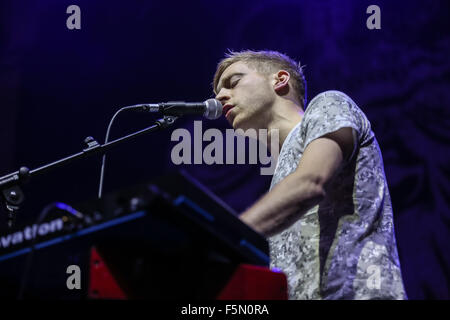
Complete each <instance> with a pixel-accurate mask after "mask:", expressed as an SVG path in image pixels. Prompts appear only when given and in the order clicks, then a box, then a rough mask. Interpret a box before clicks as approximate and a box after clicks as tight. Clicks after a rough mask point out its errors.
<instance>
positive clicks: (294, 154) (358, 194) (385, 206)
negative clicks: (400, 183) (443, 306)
mask: <svg viewBox="0 0 450 320" xmlns="http://www.w3.org/2000/svg"><path fill="white" fill-rule="evenodd" d="M344 127H351V128H353V129H354V130H355V133H356V135H357V145H356V148H355V150H354V153H353V155H352V157H351V158H350V159H349V161H348V162H347V163H346V165H345V167H343V168H342V169H341V171H340V172H339V173H338V174H337V176H336V177H335V178H334V179H333V181H332V182H331V184H330V187H329V189H327V194H326V197H325V199H324V200H323V201H322V202H321V203H320V204H319V205H316V206H315V207H313V208H311V209H310V210H309V211H308V212H307V213H306V214H304V215H303V216H302V217H301V218H300V219H299V220H298V221H297V222H296V223H295V224H293V225H292V226H291V227H289V228H288V229H286V230H284V231H283V232H281V233H279V234H277V235H275V236H272V237H270V238H269V239H268V240H269V245H270V258H271V267H273V268H278V269H281V270H282V271H283V272H284V273H285V274H286V276H287V278H288V288H289V298H290V299H406V294H405V290H404V286H403V282H402V277H401V271H400V263H399V258H398V253H397V247H396V241H395V234H394V225H393V215H392V206H391V199H390V196H389V190H388V186H387V182H386V177H385V174H384V168H383V159H382V156H381V152H380V148H379V146H378V143H377V140H376V139H375V136H374V133H373V132H372V130H371V126H370V122H369V120H368V119H367V118H366V116H365V115H364V113H363V112H362V111H361V109H359V108H358V106H357V105H356V104H355V103H354V102H353V101H352V100H351V99H350V98H349V97H348V96H347V95H346V94H344V93H342V92H339V91H326V92H323V93H321V94H319V95H317V96H316V97H315V98H314V99H313V100H312V101H311V102H310V103H309V105H308V108H307V109H306V112H305V114H304V116H303V118H302V120H301V122H300V123H299V124H298V125H297V126H296V127H294V128H293V129H292V131H291V132H290V133H289V135H288V136H287V138H286V140H285V141H284V143H283V146H282V149H281V152H280V155H279V158H278V163H277V167H276V169H275V172H274V176H273V179H272V183H271V186H270V188H273V187H274V186H275V185H276V184H277V183H279V182H280V181H281V180H283V179H284V178H285V177H286V176H287V175H289V174H290V173H292V172H293V171H294V170H295V169H296V168H297V166H298V163H299V161H300V158H301V157H302V154H303V152H304V150H305V148H306V147H307V146H308V144H309V143H311V141H313V140H314V139H317V138H319V137H321V136H323V135H325V134H327V133H330V132H334V131H336V130H338V129H340V128H344ZM317 161H320V159H317Z"/></svg>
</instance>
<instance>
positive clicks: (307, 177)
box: [240, 128, 357, 236]
mask: <svg viewBox="0 0 450 320" xmlns="http://www.w3.org/2000/svg"><path fill="white" fill-rule="evenodd" d="M356 145H357V143H356V135H355V131H354V130H353V129H352V128H341V129H339V130H338V131H335V132H333V133H330V134H327V135H324V136H322V137H320V138H318V139H315V140H314V141H312V142H311V143H310V144H309V145H308V146H307V147H306V149H305V151H304V153H303V156H302V157H301V159H300V162H299V164H298V167H297V169H296V170H295V171H294V172H293V173H291V174H290V175H288V176H287V177H286V178H285V179H283V180H282V181H281V182H280V183H278V184H277V185H276V186H275V187H274V188H273V189H272V190H271V191H270V192H268V193H266V194H265V195H264V196H263V197H262V198H261V199H260V200H259V201H258V202H256V203H255V204H254V205H253V206H252V207H251V208H249V209H248V210H246V211H245V212H244V213H243V214H242V215H241V216H240V219H241V220H242V221H243V222H245V223H246V224H248V225H249V226H250V227H252V228H253V229H255V230H256V231H258V232H260V233H262V234H264V235H265V236H272V235H275V234H277V233H279V232H281V231H283V230H285V229H287V228H288V227H290V226H291V225H293V224H294V223H295V222H296V221H297V220H298V219H300V217H301V216H302V215H303V214H305V213H306V212H307V211H308V210H309V209H310V208H312V207H313V206H315V205H317V204H319V203H320V202H321V201H322V200H323V198H324V197H325V195H326V186H327V184H328V183H329V182H330V181H331V180H332V179H333V177H334V176H335V175H336V173H337V172H338V171H339V170H340V168H341V166H342V165H343V164H345V163H346V161H348V160H349V159H350V157H351V156H352V154H353V152H354V149H355V146H356Z"/></svg>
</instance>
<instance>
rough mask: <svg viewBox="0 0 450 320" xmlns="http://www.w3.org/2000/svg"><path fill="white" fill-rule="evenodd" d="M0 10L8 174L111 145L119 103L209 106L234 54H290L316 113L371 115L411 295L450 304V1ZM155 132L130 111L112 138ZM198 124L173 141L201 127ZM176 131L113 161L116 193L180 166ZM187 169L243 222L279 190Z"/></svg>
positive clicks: (237, 168) (33, 4)
mask: <svg viewBox="0 0 450 320" xmlns="http://www.w3.org/2000/svg"><path fill="white" fill-rule="evenodd" d="M71 4H77V5H79V6H80V8H81V30H68V29H67V28H66V19H67V17H68V16H69V15H68V14H66V8H67V7H68V6H69V5H71ZM371 4H377V5H379V6H380V8H381V27H382V29H381V30H368V29H367V28H366V19H367V17H368V14H366V8H367V7H368V6H369V5H371ZM0 9H1V11H0V15H1V20H0V28H1V29H0V70H1V71H0V98H1V99H0V106H1V109H0V119H1V120H0V121H1V126H0V143H1V148H0V150H1V161H0V171H1V173H0V174H1V175H3V174H6V173H8V172H10V171H15V170H17V169H18V168H19V167H20V166H22V165H26V166H28V167H30V168H35V167H37V166H39V165H41V164H44V163H47V162H50V161H53V160H56V159H58V158H61V157H63V156H66V155H68V154H71V153H74V152H78V151H80V150H81V148H82V147H83V145H82V141H83V139H84V138H85V137H86V136H88V135H91V136H93V137H95V138H96V139H98V140H100V141H102V140H103V139H104V135H105V131H106V126H107V124H108V121H109V119H110V117H111V116H112V115H113V113H114V112H115V111H116V110H117V109H118V108H119V107H121V106H125V105H130V104H135V103H142V102H161V101H170V100H185V101H202V100H204V99H206V98H208V97H212V92H211V85H210V84H211V81H212V76H213V73H214V71H215V66H216V64H217V61H218V60H219V59H220V58H221V57H222V56H223V53H224V52H225V51H226V49H227V48H230V49H234V50H240V49H247V48H248V49H256V50H258V49H273V50H278V51H282V52H284V53H287V54H288V55H290V56H291V57H293V58H295V59H297V60H300V61H301V62H302V63H303V64H305V65H306V69H305V74H306V78H307V81H308V97H309V99H308V100H311V98H312V97H313V96H315V95H316V94H318V93H319V92H321V91H324V90H328V89H337V90H342V91H344V92H346V93H347V94H349V95H350V96H351V97H352V98H353V99H354V100H355V101H356V103H357V104H358V105H359V106H360V107H361V108H362V109H363V111H364V112H365V113H366V114H367V116H368V117H369V120H370V121H371V123H372V127H373V130H374V132H375V134H376V135H377V139H378V141H379V143H380V146H381V149H382V153H383V156H384V161H385V171H386V175H387V179H388V183H389V186H390V191H391V195H392V201H393V206H394V215H395V227H396V236H397V242H398V248H399V254H400V259H401V265H402V270H403V278H404V281H405V286H406V290H407V293H408V295H409V298H412V299H424V298H429V299H448V298H449V297H450V295H449V288H450V276H449V270H450V245H449V244H450V241H449V240H450V236H449V234H450V232H449V226H450V210H449V207H450V203H449V199H450V184H449V177H450V170H449V158H450V154H449V151H448V146H449V142H450V132H449V128H450V120H449V119H450V111H449V110H450V109H449V101H450V93H449V90H448V88H449V80H450V77H449V75H450V61H449V59H448V56H449V54H450V50H449V46H450V41H449V35H450V32H449V29H450V28H449V24H450V22H449V17H448V12H450V4H449V2H448V1H444V0H442V1H437V0H436V1H432V2H431V1H395V2H394V1H376V2H372V1H370V2H369V1H365V0H363V1H350V0H341V1H331V0H328V1H325V0H322V1H287V0H285V1H282V0H278V1H267V0H252V1H238V0H229V1H206V0H200V1H179V2H178V1H164V2H163V1H120V2H119V1H105V0H102V1H81V0H74V1H72V0H71V1H65V0H48V1H37V0H34V1H31V0H30V1H2V2H1V7H0ZM153 119H155V116H153V115H147V114H134V113H129V114H124V115H123V116H121V117H120V118H119V119H118V120H117V122H116V125H115V126H114V127H113V130H112V136H113V137H118V136H119V135H121V134H125V133H128V132H131V131H133V130H136V129H140V128H143V127H145V126H147V125H148V124H150V123H151V122H152V120H153ZM196 119H197V120H198V118H195V117H186V118H184V119H182V120H180V121H179V122H178V123H177V125H176V126H175V128H178V127H185V128H190V129H191V130H192V126H193V120H196ZM209 127H213V128H220V129H221V130H225V129H226V128H229V126H228V124H227V123H226V121H225V120H224V119H220V120H215V121H204V122H203V128H204V129H206V128H209ZM171 131H172V130H168V131H165V132H159V133H155V134H151V135H147V136H144V137H141V138H138V139H137V140H135V141H134V142H132V143H130V144H128V145H125V146H122V147H119V148H118V149H115V150H114V151H112V152H111V153H110V154H109V158H108V162H107V170H106V177H105V190H106V191H107V192H108V191H112V190H117V189H120V188H122V187H125V186H129V185H133V184H136V183H139V182H145V181H148V180H150V179H152V178H155V177H157V176H160V175H162V174H164V173H170V172H173V171H174V170H177V169H179V167H176V166H174V165H173V164H172V162H171V159H170V151H171V148H172V147H173V145H174V143H173V142H170V135H171ZM99 168H100V159H99V158H98V157H96V158H92V159H89V160H85V161H82V162H79V163H75V164H72V165H70V166H68V167H65V168H61V169H57V170H55V171H53V172H51V173H49V174H47V175H46V176H43V177H39V178H36V179H35V180H34V181H32V183H31V184H30V185H28V186H27V187H26V188H25V192H26V196H27V201H26V204H25V206H24V212H23V213H22V214H21V215H20V216H19V217H18V221H17V224H18V225H23V224H26V223H29V222H30V221H32V219H35V218H36V215H37V214H38V212H39V211H40V210H41V209H42V207H43V206H44V205H45V204H47V203H49V202H51V201H53V200H60V201H65V202H68V203H76V202H78V201H82V200H86V199H89V198H92V197H94V196H95V195H96V191H97V187H98V176H99ZM183 168H184V169H186V170H187V171H188V172H190V173H191V174H192V175H193V176H194V177H195V178H197V179H199V180H200V181H202V182H203V183H204V184H205V185H207V186H208V187H209V188H211V189H212V191H213V192H215V193H216V194H217V195H218V196H219V197H221V198H222V199H223V200H224V201H225V202H227V203H228V204H229V205H230V206H231V207H232V208H234V209H235V210H236V211H237V212H241V211H242V210H244V209H245V208H246V207H247V206H249V205H250V204H251V203H253V202H254V201H255V200H256V199H257V198H258V197H259V196H260V195H261V194H262V193H263V192H264V191H265V190H267V188H268V186H269V183H270V178H271V177H270V176H261V175H260V174H259V167H258V165H212V166H207V165H185V166H183ZM3 218H4V217H2V219H3ZM2 223H3V222H2Z"/></svg>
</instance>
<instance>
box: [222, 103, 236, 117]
mask: <svg viewBox="0 0 450 320" xmlns="http://www.w3.org/2000/svg"><path fill="white" fill-rule="evenodd" d="M233 108H234V106H233V105H231V104H226V105H224V106H223V109H222V114H224V115H225V118H226V117H227V115H228V112H230V110H231V109H233Z"/></svg>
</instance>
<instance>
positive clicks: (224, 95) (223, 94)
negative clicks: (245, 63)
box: [216, 88, 230, 105]
mask: <svg viewBox="0 0 450 320" xmlns="http://www.w3.org/2000/svg"><path fill="white" fill-rule="evenodd" d="M216 99H217V100H219V101H220V102H221V103H222V105H225V104H226V103H227V101H228V100H230V94H229V91H228V90H227V89H225V88H222V89H220V91H219V92H218V93H217V95H216Z"/></svg>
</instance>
